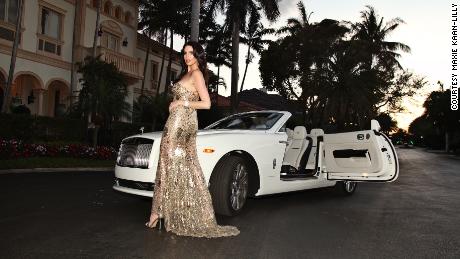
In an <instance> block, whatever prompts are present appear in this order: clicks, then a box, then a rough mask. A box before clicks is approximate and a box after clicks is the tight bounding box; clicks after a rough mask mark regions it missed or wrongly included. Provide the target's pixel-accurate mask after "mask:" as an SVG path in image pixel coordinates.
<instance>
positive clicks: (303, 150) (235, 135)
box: [113, 111, 399, 215]
mask: <svg viewBox="0 0 460 259" xmlns="http://www.w3.org/2000/svg"><path fill="white" fill-rule="evenodd" d="M290 117H291V113H289V112H286V111H257V112H246V113H239V114H235V115H231V116H229V117H226V118H224V119H221V120H219V121H217V122H215V123H214V124H212V125H209V126H208V127H206V128H205V129H203V130H199V131H198V136H197V152H198V158H199V161H200V164H201V167H202V169H203V173H204V176H205V178H206V180H207V182H208V187H209V190H210V192H211V196H212V199H213V205H214V209H215V211H216V213H219V214H223V215H235V214H237V213H238V212H240V211H241V209H242V208H243V206H244V204H245V201H246V199H247V197H251V196H261V195H266V194H273V193H282V192H291V191H298V190H306V189H313V188H321V187H329V186H334V185H335V186H336V187H337V189H338V190H340V191H341V192H343V193H344V194H352V193H353V192H354V191H355V189H356V186H357V182H359V181H367V182H391V181H394V180H396V178H397V177H398V172H399V164H398V157H397V155H396V152H395V149H394V146H393V145H392V143H391V141H390V139H389V138H388V137H387V136H385V135H384V134H382V133H380V132H379V130H380V126H379V124H378V122H377V121H375V120H373V121H372V122H371V129H370V130H363V131H355V132H346V133H336V134H324V132H323V130H322V129H312V130H311V131H310V133H307V130H306V128H305V127H304V126H295V125H294V124H292V122H293V119H291V120H290V119H289V118H290ZM160 140H161V132H153V133H145V134H139V135H135V136H130V137H127V138H126V139H124V140H123V141H122V143H121V146H120V150H119V153H118V158H117V163H116V167H115V185H114V186H113V188H114V189H115V190H118V191H121V192H125V193H131V194H136V195H142V196H150V197H152V194H153V188H154V185H153V183H154V180H155V173H156V168H157V163H158V158H159V152H160Z"/></svg>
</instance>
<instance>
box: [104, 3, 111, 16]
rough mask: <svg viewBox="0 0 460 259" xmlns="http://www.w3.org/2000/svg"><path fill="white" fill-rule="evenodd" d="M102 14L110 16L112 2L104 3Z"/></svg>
mask: <svg viewBox="0 0 460 259" xmlns="http://www.w3.org/2000/svg"><path fill="white" fill-rule="evenodd" d="M103 12H104V13H105V14H107V15H111V14H112V2H110V1H106V2H105V3H104V9H103Z"/></svg>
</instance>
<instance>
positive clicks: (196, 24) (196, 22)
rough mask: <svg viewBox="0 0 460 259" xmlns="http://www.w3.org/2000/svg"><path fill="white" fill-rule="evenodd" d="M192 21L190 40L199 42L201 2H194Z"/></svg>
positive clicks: (194, 0)
mask: <svg viewBox="0 0 460 259" xmlns="http://www.w3.org/2000/svg"><path fill="white" fill-rule="evenodd" d="M191 21H192V22H191V33H190V39H191V40H193V41H198V38H199V35H198V34H199V32H200V0H192V16H191Z"/></svg>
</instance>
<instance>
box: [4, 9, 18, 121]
mask: <svg viewBox="0 0 460 259" xmlns="http://www.w3.org/2000/svg"><path fill="white" fill-rule="evenodd" d="M22 4H23V2H22V0H19V2H18V10H17V13H16V33H15V34H14V42H13V49H12V51H11V62H10V71H9V72H8V80H7V81H6V85H5V92H4V94H3V106H2V107H1V108H2V110H1V111H2V112H3V113H7V112H8V111H9V102H8V100H9V98H10V88H11V85H12V83H13V82H12V81H13V75H14V69H15V67H16V55H17V52H18V45H19V38H20V37H21V36H20V31H21V18H22Z"/></svg>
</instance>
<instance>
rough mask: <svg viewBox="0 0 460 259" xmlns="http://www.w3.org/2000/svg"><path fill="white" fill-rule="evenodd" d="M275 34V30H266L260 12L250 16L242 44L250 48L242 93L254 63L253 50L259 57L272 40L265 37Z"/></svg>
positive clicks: (242, 83)
mask: <svg viewBox="0 0 460 259" xmlns="http://www.w3.org/2000/svg"><path fill="white" fill-rule="evenodd" d="M273 33H275V30H274V29H271V28H264V26H263V25H262V23H261V22H260V14H259V12H255V11H254V12H253V13H251V15H250V18H249V22H248V24H247V29H246V30H245V33H244V36H243V37H241V42H242V43H244V44H246V45H247V46H248V52H247V53H246V67H245V68H244V74H243V80H242V81H241V86H240V92H242V91H243V86H244V81H245V79H246V73H247V72H248V67H249V64H250V63H251V62H252V59H253V58H254V56H253V55H252V53H251V50H255V51H256V52H257V53H258V54H259V55H260V53H262V50H264V48H265V46H267V45H268V44H269V43H270V42H272V41H271V40H267V39H264V37H265V36H267V35H271V34H273Z"/></svg>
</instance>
